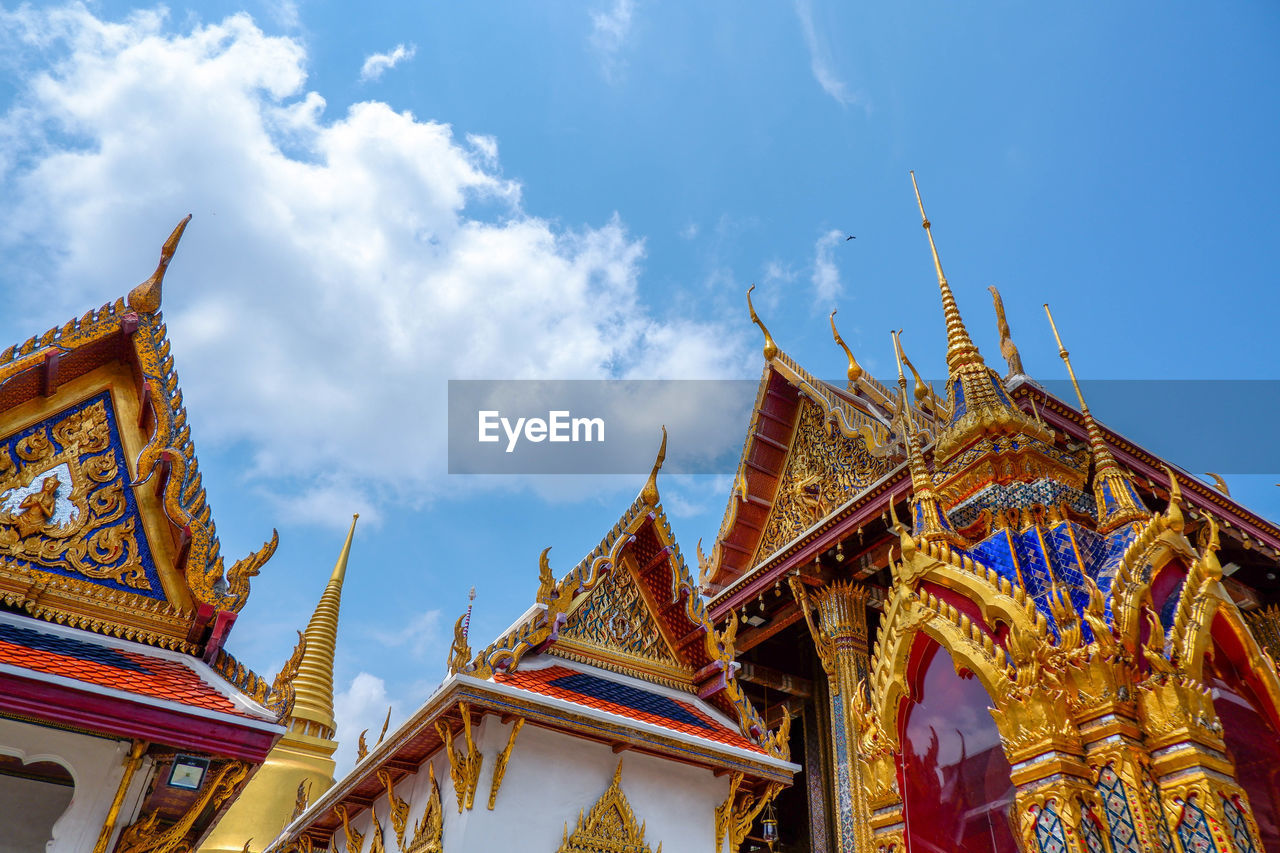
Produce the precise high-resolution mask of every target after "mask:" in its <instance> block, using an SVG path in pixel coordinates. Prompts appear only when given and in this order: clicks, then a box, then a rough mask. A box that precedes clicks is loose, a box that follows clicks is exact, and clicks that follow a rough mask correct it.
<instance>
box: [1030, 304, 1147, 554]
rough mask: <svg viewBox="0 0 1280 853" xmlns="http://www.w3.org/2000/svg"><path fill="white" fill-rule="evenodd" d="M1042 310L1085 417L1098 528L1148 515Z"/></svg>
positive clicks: (1113, 526) (1048, 313)
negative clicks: (1085, 398) (1090, 453)
mask: <svg viewBox="0 0 1280 853" xmlns="http://www.w3.org/2000/svg"><path fill="white" fill-rule="evenodd" d="M1044 313H1045V316H1047V317H1048V318H1049V328H1051V329H1053V339H1054V340H1055V341H1057V343H1058V356H1059V357H1060V358H1061V359H1062V362H1063V364H1065V365H1066V366H1067V375H1068V376H1070V377H1071V386H1072V387H1073V388H1075V391H1076V399H1077V400H1078V401H1079V402H1080V414H1082V415H1083V416H1084V423H1085V429H1086V430H1087V431H1088V433H1089V449H1090V451H1091V452H1092V453H1093V492H1094V498H1095V500H1096V501H1097V505H1098V506H1097V510H1098V530H1099V531H1101V532H1103V533H1110V532H1111V531H1112V530H1115V529H1116V528H1117V527H1120V526H1121V525H1122V524H1126V523H1128V522H1130V521H1139V520H1142V519H1145V518H1149V517H1150V513H1148V512H1147V510H1146V508H1145V507H1143V506H1142V503H1141V501H1140V500H1139V498H1138V495H1137V493H1136V492H1135V491H1134V489H1133V483H1132V482H1131V481H1130V479H1129V474H1128V472H1126V471H1125V470H1124V469H1123V468H1121V467H1120V464H1119V463H1118V462H1116V459H1115V457H1114V456H1112V455H1111V448H1109V447H1108V446H1107V442H1106V439H1104V438H1103V437H1102V428H1101V427H1100V426H1098V421H1097V420H1096V419H1095V418H1094V417H1093V413H1092V412H1090V411H1089V404H1088V403H1086V402H1085V401H1084V393H1083V392H1082V391H1081V390H1080V383H1079V382H1078V381H1077V380H1076V372H1075V369H1074V368H1072V366H1071V355H1070V353H1068V352H1067V348H1066V347H1065V346H1063V345H1062V336H1061V335H1059V334H1058V324H1057V323H1055V322H1054V321H1053V312H1052V311H1050V310H1049V305H1048V303H1045V306H1044Z"/></svg>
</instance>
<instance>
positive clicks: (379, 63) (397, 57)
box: [360, 44, 418, 83]
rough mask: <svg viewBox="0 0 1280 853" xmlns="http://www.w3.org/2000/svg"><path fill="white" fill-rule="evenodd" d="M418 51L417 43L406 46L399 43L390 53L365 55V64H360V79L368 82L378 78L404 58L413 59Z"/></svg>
mask: <svg viewBox="0 0 1280 853" xmlns="http://www.w3.org/2000/svg"><path fill="white" fill-rule="evenodd" d="M417 52H418V48H417V46H415V45H412V44H411V45H409V46H408V47H405V46H404V45H402V44H398V45H396V46H395V49H394V50H392V51H391V52H390V53H374V54H370V55H369V56H367V57H365V60H364V65H362V66H360V80H361V81H362V82H366V83H367V82H368V81H370V80H377V79H378V78H379V77H381V76H382V75H383V74H384V73H385V72H387V71H389V70H390V69H392V68H395V67H396V66H397V65H399V64H400V63H401V62H403V61H404V60H406V59H413V56H414V54H415V53H417Z"/></svg>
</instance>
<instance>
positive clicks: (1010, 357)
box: [987, 284, 1024, 376]
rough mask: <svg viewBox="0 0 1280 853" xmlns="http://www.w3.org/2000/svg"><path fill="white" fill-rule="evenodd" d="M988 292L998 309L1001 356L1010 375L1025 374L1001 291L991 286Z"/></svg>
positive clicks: (997, 321)
mask: <svg viewBox="0 0 1280 853" xmlns="http://www.w3.org/2000/svg"><path fill="white" fill-rule="evenodd" d="M987 290H990V291H991V301H992V302H994V303H995V307H996V328H997V329H998V330H999V332H1000V354H1001V355H1002V356H1004V361H1005V364H1007V365H1009V375H1010V376H1017V375H1019V374H1021V373H1023V372H1024V371H1023V369H1022V356H1021V355H1019V353H1018V347H1017V345H1016V344H1014V342H1013V333H1012V332H1011V331H1010V330H1009V321H1008V320H1007V319H1006V318H1005V316H1004V300H1003V299H1001V298H1000V291H998V290H996V286H995V285H994V284H993V285H990V286H988V287H987Z"/></svg>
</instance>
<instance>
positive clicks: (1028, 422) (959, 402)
mask: <svg viewBox="0 0 1280 853" xmlns="http://www.w3.org/2000/svg"><path fill="white" fill-rule="evenodd" d="M911 186H912V188H913V189H915V193H916V204H917V206H919V208H920V221H921V223H922V224H923V225H924V230H925V234H927V235H928V237H929V251H930V252H932V254H933V266H934V269H935V270H936V271H937V273H938V289H939V291H940V292H941V294H942V313H943V316H944V317H945V318H946V322H947V400H948V404H949V406H948V408H949V409H950V423H948V424H946V425H945V426H944V428H943V429H942V430H941V431H940V432H939V434H938V439H937V442H936V443H935V451H934V452H935V455H936V456H937V458H938V460H939V461H940V462H943V463H945V462H947V461H948V460H950V459H951V457H952V456H954V455H955V454H956V453H957V452H958V451H960V450H963V449H964V448H965V447H967V446H968V445H969V444H970V443H972V442H971V439H972V438H973V437H974V436H975V434H976V433H979V432H984V431H987V430H994V431H1000V432H1023V433H1027V434H1029V435H1035V436H1037V437H1040V438H1042V439H1043V440H1048V438H1049V436H1048V433H1047V431H1046V430H1045V428H1044V427H1042V426H1040V425H1039V424H1037V423H1036V422H1035V421H1034V420H1033V419H1032V418H1031V417H1030V416H1028V415H1026V414H1025V413H1023V412H1022V411H1021V410H1020V409H1018V408H1017V407H1015V406H1014V405H1013V404H1012V403H1011V402H1010V401H1009V396H1008V394H1006V393H1005V390H1004V386H1003V385H1002V384H1001V382H1000V378H999V377H998V376H997V375H996V374H995V372H994V371H992V370H991V369H990V368H989V367H987V365H986V363H985V362H984V361H983V360H982V356H981V355H980V354H979V353H978V348H977V347H976V346H975V345H974V343H973V339H972V338H970V337H969V330H968V329H967V328H965V325H964V320H963V319H962V318H961V316H960V308H959V306H958V305H956V297H955V294H953V293H952V292H951V285H950V284H948V283H947V276H946V274H945V273H943V271H942V261H941V259H940V258H939V257H938V247H937V244H935V243H934V241H933V228H932V225H931V223H930V222H929V217H928V215H926V214H925V212H924V201H923V200H921V198H920V187H919V185H918V184H917V183H916V173H915V172H912V173H911Z"/></svg>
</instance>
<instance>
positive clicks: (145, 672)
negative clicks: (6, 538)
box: [0, 623, 252, 717]
mask: <svg viewBox="0 0 1280 853" xmlns="http://www.w3.org/2000/svg"><path fill="white" fill-rule="evenodd" d="M0 664H9V665H12V666H18V667H22V668H23V669H28V670H31V671H33V672H41V673H45V674H47V675H56V676H61V677H63V678H70V679H74V680H76V681H82V682H84V683H86V684H93V685H97V686H99V687H107V688H111V689H113V690H121V691H124V692H126V693H133V694H136V695H138V696H146V697H150V698H152V699H164V700H167V701H170V702H177V703H179V704H182V705H189V706H191V707H195V708H202V709H205V710H208V711H221V712H223V713H227V714H236V715H238V716H245V717H249V716H252V715H251V714H247V713H245V712H244V711H243V710H242V709H241V708H239V707H237V706H236V705H235V703H233V702H232V701H231V699H230V698H229V697H227V696H226V695H225V694H223V693H220V692H218V691H217V690H216V689H214V687H212V686H211V685H210V684H208V683H207V682H206V681H204V679H202V678H201V677H200V676H199V675H198V674H197V673H196V672H195V671H194V670H193V669H192V668H191V667H189V666H187V665H186V664H184V663H182V662H181V661H176V660H169V659H167V658H162V657H157V656H153V655H149V654H142V653H139V652H135V651H131V650H127V649H119V648H112V647H109V646H103V645H99V644H98V643H93V642H88V641H85V640H79V639H76V638H74V637H68V636H63V635H61V634H54V633H48V632H45V631H41V630H37V629H35V628H34V627H32V628H28V627H20V626H17V625H13V624H10V623H0Z"/></svg>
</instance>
